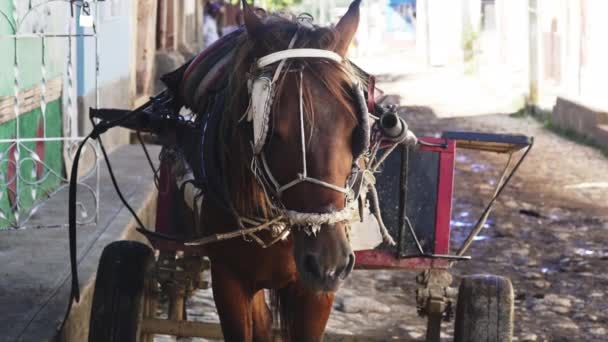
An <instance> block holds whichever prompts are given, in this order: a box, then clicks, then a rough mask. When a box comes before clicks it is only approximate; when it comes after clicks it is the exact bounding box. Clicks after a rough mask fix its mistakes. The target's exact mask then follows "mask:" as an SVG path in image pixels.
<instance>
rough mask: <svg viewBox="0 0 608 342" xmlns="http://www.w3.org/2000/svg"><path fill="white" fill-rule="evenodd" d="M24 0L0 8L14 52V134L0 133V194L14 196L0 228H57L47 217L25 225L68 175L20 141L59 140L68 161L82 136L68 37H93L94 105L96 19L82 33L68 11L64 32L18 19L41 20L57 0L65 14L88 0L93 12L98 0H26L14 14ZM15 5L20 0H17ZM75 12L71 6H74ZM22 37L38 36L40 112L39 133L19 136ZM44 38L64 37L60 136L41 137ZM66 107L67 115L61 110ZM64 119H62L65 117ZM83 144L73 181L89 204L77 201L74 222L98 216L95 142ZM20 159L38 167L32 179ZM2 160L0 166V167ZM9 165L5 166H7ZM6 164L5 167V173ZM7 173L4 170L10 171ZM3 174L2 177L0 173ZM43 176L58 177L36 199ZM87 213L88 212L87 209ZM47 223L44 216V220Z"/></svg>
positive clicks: (45, 83) (45, 82) (2, 215)
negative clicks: (87, 160)
mask: <svg viewBox="0 0 608 342" xmlns="http://www.w3.org/2000/svg"><path fill="white" fill-rule="evenodd" d="M24 3H25V0H12V5H13V11H12V13H10V14H9V13H5V12H3V11H0V22H2V21H5V22H7V23H8V25H9V26H10V28H11V30H12V33H11V34H0V40H7V39H8V40H12V41H13V42H14V47H15V56H14V61H13V70H14V72H13V82H14V92H13V102H14V105H13V113H14V117H13V118H11V120H15V126H16V129H15V134H14V137H12V138H2V139H0V144H7V145H8V148H7V149H5V150H4V151H0V198H2V196H3V195H5V194H6V195H9V196H11V198H13V199H14V203H13V202H12V201H11V208H10V210H11V212H10V213H4V212H3V211H2V210H0V218H1V219H3V220H4V222H5V223H0V229H3V228H19V229H20V228H27V227H36V228H45V227H58V226H59V227H63V226H66V225H67V224H53V223H52V222H50V223H48V224H45V225H44V226H40V225H38V226H33V225H28V223H29V221H30V220H31V219H32V217H33V216H34V214H35V213H36V212H37V211H38V210H39V209H40V208H41V207H42V206H44V204H45V203H47V202H48V201H49V200H50V199H51V198H52V197H54V196H55V195H56V194H57V193H59V192H60V191H61V190H63V189H65V188H67V187H68V177H69V176H64V175H63V174H60V173H59V172H57V171H56V170H53V169H52V168H51V167H50V166H49V165H48V164H47V163H45V162H44V160H42V158H41V157H40V155H39V154H38V151H37V150H36V149H31V148H28V147H27V146H26V145H25V143H35V144H36V145H37V146H44V145H45V144H46V143H49V142H61V143H62V144H63V148H62V150H63V163H64V165H66V164H69V163H71V158H72V157H73V152H74V151H75V149H76V147H77V146H78V144H79V143H80V142H81V141H82V140H83V139H84V138H83V137H81V136H79V135H78V132H77V128H78V125H77V123H78V113H77V110H76V109H75V106H76V101H75V99H74V98H73V96H74V91H75V89H76V83H77V81H76V75H75V73H74V65H73V61H74V59H75V48H74V45H73V41H74V40H76V39H93V40H94V42H95V81H94V83H95V107H98V105H99V88H98V77H99V53H98V51H99V41H98V37H97V19H96V18H94V21H93V28H92V33H90V34H89V33H87V34H85V33H83V32H82V30H81V29H79V28H78V23H77V22H76V19H75V18H78V16H70V17H68V18H71V20H70V21H69V22H68V23H67V26H68V28H67V31H68V32H45V28H44V27H41V28H40V30H39V32H35V31H34V30H30V31H33V32H24V31H25V30H26V28H24V25H23V24H24V22H25V21H26V19H28V18H30V17H31V16H32V15H36V16H37V20H39V22H42V23H47V21H46V18H47V16H46V15H45V13H44V12H45V11H48V13H51V10H50V8H51V5H61V6H60V7H65V10H66V11H68V14H69V13H70V12H71V13H72V14H74V12H77V14H79V13H80V11H81V10H82V7H83V6H88V8H89V9H90V5H89V4H94V7H93V8H94V13H95V14H98V13H99V11H98V3H97V0H88V1H85V0H42V1H32V0H29V1H28V2H27V10H26V11H25V12H23V13H20V11H19V9H21V8H23V7H24V5H23V4H24ZM19 4H20V5H19ZM75 8H76V9H77V11H74V9H75ZM24 39H30V40H31V39H39V40H40V44H41V48H42V56H41V63H40V68H41V69H40V70H41V75H42V77H41V79H40V83H39V84H38V87H39V89H40V105H39V106H36V107H34V108H40V110H41V112H42V116H41V117H42V136H40V137H36V138H22V137H21V136H20V120H21V118H20V117H21V114H24V112H23V110H22V109H23V108H22V104H21V99H20V95H21V91H22V89H20V82H21V77H20V69H21V66H20V65H19V51H18V49H17V46H18V42H19V41H20V40H24ZM48 39H65V40H66V41H67V46H68V52H67V56H66V57H67V64H66V65H65V69H64V72H65V73H64V75H63V78H64V82H65V83H66V86H64V87H63V89H64V90H66V91H64V92H63V102H64V106H62V107H63V108H62V114H63V118H64V123H63V124H64V127H63V130H64V132H63V135H62V136H58V137H47V136H46V127H47V122H46V120H47V118H46V107H47V102H48V101H47V97H46V95H47V86H48V84H49V80H48V79H47V58H46V46H47V40H48ZM65 112H67V115H65V114H66V113H65ZM66 121H67V122H66ZM87 147H88V149H89V150H90V151H91V153H92V159H91V161H92V165H91V168H90V169H89V171H88V172H86V173H85V174H82V175H80V177H79V178H80V179H79V181H78V185H79V186H80V187H81V188H83V189H85V191H87V192H89V193H90V194H91V195H92V197H93V205H94V208H86V207H85V204H84V203H82V202H81V203H79V205H78V208H79V210H80V213H79V214H80V215H79V217H83V218H85V219H84V220H81V221H79V222H78V223H79V224H97V221H98V218H99V182H100V173H99V150H98V146H97V143H94V142H89V143H88V145H87ZM23 155H27V157H25V158H24V157H23ZM26 163H33V164H34V165H35V167H37V168H41V169H42V170H44V171H43V174H42V175H41V176H38V177H37V180H36V181H31V180H28V179H26V178H25V177H23V175H22V172H21V170H22V169H23V168H24V167H25V166H24V165H25V164H26ZM3 165H6V167H5V168H4V169H2V168H1V167H2V166H3ZM9 166H10V167H9ZM9 169H10V170H11V172H9ZM13 172H14V175H12V174H9V173H13ZM68 172H69V170H68V167H67V165H66V174H68ZM7 175H8V176H9V177H6V176H7ZM49 175H53V176H55V177H57V179H58V180H59V185H58V186H57V188H55V189H54V190H53V191H51V192H47V193H45V195H44V196H43V197H41V198H36V197H37V196H36V194H38V193H39V192H37V190H38V188H39V187H40V186H41V185H42V183H43V182H44V180H46V179H47V178H48V176H49ZM23 184H25V185H28V186H32V187H34V190H33V191H32V192H33V193H34V195H33V196H32V197H33V198H32V199H33V201H34V203H33V204H32V206H31V208H26V207H25V206H24V205H23V201H22V198H21V190H20V187H21V186H22V185H23ZM91 212H93V214H91ZM46 222H48V220H46Z"/></svg>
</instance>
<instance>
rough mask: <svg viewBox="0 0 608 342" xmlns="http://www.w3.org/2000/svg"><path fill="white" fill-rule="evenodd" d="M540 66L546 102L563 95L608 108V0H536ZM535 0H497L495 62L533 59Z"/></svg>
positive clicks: (517, 66)
mask: <svg viewBox="0 0 608 342" xmlns="http://www.w3.org/2000/svg"><path fill="white" fill-rule="evenodd" d="M537 1H538V11H537V18H538V19H537V20H538V31H537V35H538V44H537V46H536V47H537V53H538V55H537V58H538V62H539V67H538V70H537V76H538V81H539V83H538V91H539V101H540V103H539V104H540V105H541V106H542V107H551V106H553V104H554V103H555V99H556V97H558V96H562V97H566V98H569V99H572V100H576V101H578V102H582V103H586V104H589V105H591V106H595V107H603V108H608V98H607V97H606V96H605V95H604V92H603V90H602V88H603V83H604V82H605V80H606V79H607V77H608V63H606V62H605V61H606V60H608V45H607V44H606V43H605V37H606V32H608V22H607V21H606V20H605V13H608V1H605V0H580V1H571V0H537ZM529 3H530V0H496V1H495V8H496V13H495V16H496V22H497V38H496V39H495V43H494V44H495V46H494V47H493V48H494V49H495V52H496V53H497V56H498V57H497V59H496V61H495V63H497V64H500V65H504V66H508V67H509V68H510V69H509V70H526V69H528V67H529V65H530V55H529V53H530V51H529V44H530V33H531V32H530V31H529V29H530V28H529V17H530V7H529Z"/></svg>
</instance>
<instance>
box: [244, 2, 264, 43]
mask: <svg viewBox="0 0 608 342" xmlns="http://www.w3.org/2000/svg"><path fill="white" fill-rule="evenodd" d="M242 3H243V21H244V22H245V29H246V30H247V33H249V34H250V35H254V34H255V33H256V32H257V31H258V30H259V29H260V28H261V27H262V25H263V24H262V21H261V20H260V18H259V17H258V16H257V15H256V14H255V12H254V11H253V8H251V6H249V4H248V3H247V0H242Z"/></svg>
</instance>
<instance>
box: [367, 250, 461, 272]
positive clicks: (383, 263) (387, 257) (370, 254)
mask: <svg viewBox="0 0 608 342" xmlns="http://www.w3.org/2000/svg"><path fill="white" fill-rule="evenodd" d="M355 255H356V260H357V261H356V265H355V268H357V269H391V268H392V269H411V270H423V269H429V268H448V264H449V261H448V260H446V259H431V258H405V259H399V258H397V257H395V254H394V253H391V252H387V251H375V250H371V251H358V252H355Z"/></svg>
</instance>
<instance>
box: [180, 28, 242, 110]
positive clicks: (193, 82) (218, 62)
mask: <svg viewBox="0 0 608 342" xmlns="http://www.w3.org/2000/svg"><path fill="white" fill-rule="evenodd" d="M243 32H244V29H242V28H241V29H238V30H236V31H234V32H232V33H230V34H228V35H226V36H224V37H222V38H220V39H219V40H218V41H216V42H215V43H213V44H212V45H211V46H209V47H208V48H207V49H205V50H203V51H202V52H201V53H199V54H198V55H197V56H196V57H195V58H194V59H193V60H192V62H191V63H190V65H189V66H188V68H187V69H186V71H185V72H184V75H183V78H182V82H181V87H180V94H181V97H182V99H183V101H184V103H185V105H186V106H187V107H188V108H190V109H192V110H193V111H195V112H197V113H198V114H202V113H201V112H202V111H203V110H204V109H205V108H204V104H205V103H206V101H205V100H206V99H205V98H206V97H207V94H208V93H209V92H210V91H217V90H218V88H219V87H223V86H224V85H225V84H226V82H223V81H225V80H227V79H228V74H229V73H227V72H225V71H226V69H227V67H228V65H229V64H230V62H231V61H232V56H233V54H234V50H235V47H236V45H237V43H238V41H239V39H238V38H239V37H240V36H241V35H242V34H243Z"/></svg>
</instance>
